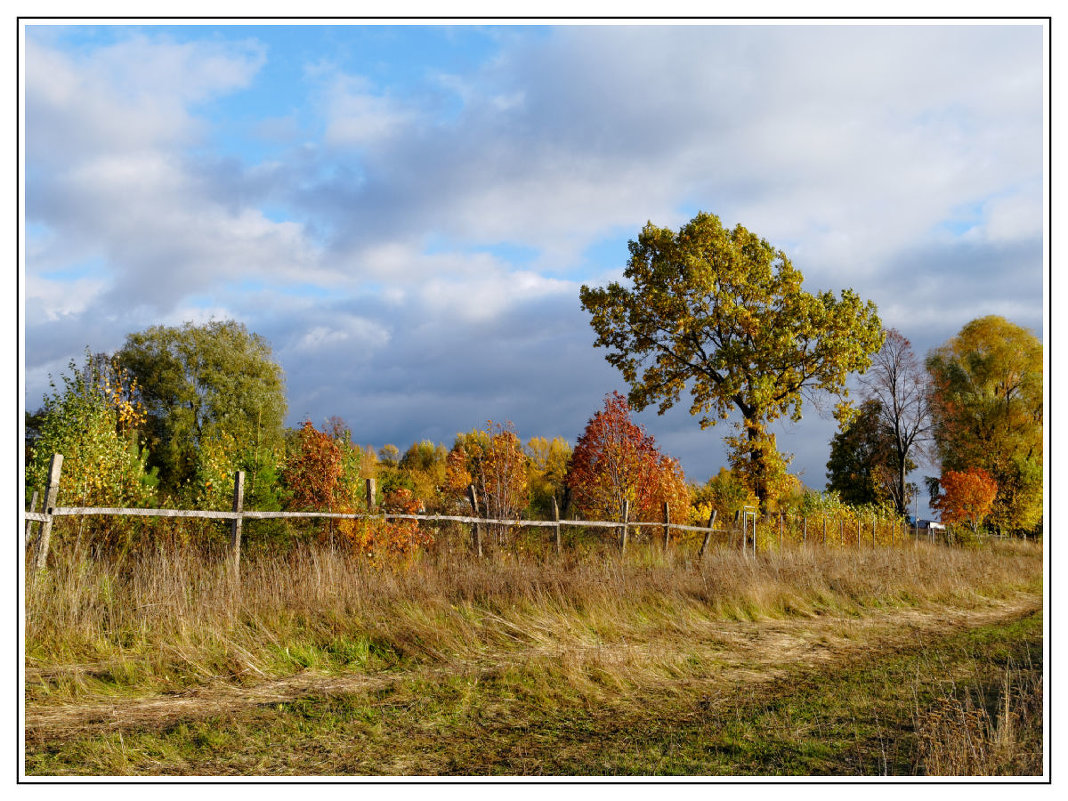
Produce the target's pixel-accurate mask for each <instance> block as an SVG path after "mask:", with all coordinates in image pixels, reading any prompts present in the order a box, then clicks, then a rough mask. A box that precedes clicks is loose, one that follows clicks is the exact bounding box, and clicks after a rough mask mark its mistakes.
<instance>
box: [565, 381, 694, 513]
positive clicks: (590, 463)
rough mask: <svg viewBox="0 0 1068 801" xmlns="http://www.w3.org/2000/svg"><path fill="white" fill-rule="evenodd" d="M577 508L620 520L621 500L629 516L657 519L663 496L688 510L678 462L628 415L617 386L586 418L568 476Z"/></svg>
mask: <svg viewBox="0 0 1068 801" xmlns="http://www.w3.org/2000/svg"><path fill="white" fill-rule="evenodd" d="M567 482H568V486H569V487H570V488H571V491H572V497H573V500H574V503H575V505H576V507H577V509H578V510H579V512H580V513H582V514H585V515H588V516H592V517H598V518H604V517H607V519H609V520H619V519H621V517H622V510H623V502H624V501H627V502H628V503H629V507H630V512H629V516H630V519H631V520H658V519H659V518H660V515H661V514H662V509H663V504H664V503H665V502H667V503H669V504H670V505H671V508H673V509H678V510H688V508H689V489H688V488H687V486H686V479H685V476H684V475H683V473H682V468H681V467H680V466H679V463H678V462H677V461H676V460H674V459H672V458H671V457H669V456H665V455H663V454H661V453H660V451H659V450H658V449H657V447H656V442H655V440H654V439H653V438H652V437H651V436H650V435H649V434H647V433H646V432H645V429H644V428H643V427H642V426H639V425H637V424H636V423H634V422H633V421H632V420H631V419H630V405H629V404H628V403H627V400H626V398H624V397H623V396H622V395H620V394H619V393H618V392H613V393H612V394H611V395H608V396H606V397H605V402H604V408H603V409H602V410H601V411H599V412H597V414H595V415H594V416H593V417H592V418H591V419H590V421H589V423H587V425H586V430H585V431H584V432H583V434H582V436H581V437H580V438H579V441H578V444H577V445H576V447H575V452H574V454H573V456H572V460H571V471H570V472H569V474H568V478H567Z"/></svg>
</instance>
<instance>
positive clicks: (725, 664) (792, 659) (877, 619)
mask: <svg viewBox="0 0 1068 801" xmlns="http://www.w3.org/2000/svg"><path fill="white" fill-rule="evenodd" d="M1041 608H1042V598H1041V597H1040V596H1036V595H1026V594H1021V595H1018V596H1016V597H1014V598H1012V599H1009V600H1006V601H1000V602H990V603H989V604H987V605H986V606H983V607H980V608H972V609H966V608H960V607H952V606H943V607H938V608H931V607H925V608H906V609H894V610H891V611H885V612H877V613H872V614H870V615H867V616H865V617H861V618H845V617H830V616H824V617H813V618H791V619H788V620H774V621H760V622H726V621H715V622H710V623H709V626H708V631H707V637H706V638H704V639H702V640H701V641H700V642H698V643H695V644H694V645H695V648H698V649H700V650H701V651H704V652H706V653H712V654H714V655H715V660H716V664H717V668H716V671H715V673H714V674H713V675H711V676H710V677H709V680H710V681H711V682H713V683H715V684H722V685H728V684H733V685H737V684H738V683H739V682H741V681H743V680H744V681H750V682H751V681H754V680H756V681H770V680H773V679H775V678H777V677H780V676H782V675H783V674H784V673H785V672H787V671H788V670H790V669H793V668H796V667H818V666H820V665H829V664H832V663H837V662H840V661H844V660H848V659H849V658H850V657H851V656H855V655H858V654H859V653H861V652H863V651H868V652H870V651H871V650H872V649H873V648H876V649H883V650H905V649H908V648H913V647H915V646H916V644H917V643H919V642H922V641H923V640H925V639H929V638H931V637H937V636H944V635H947V634H950V633H953V632H954V631H960V630H964V629H969V628H975V627H978V626H983V625H988V624H992V623H997V622H1000V621H1004V622H1009V621H1012V620H1016V619H1019V618H1021V617H1023V616H1025V615H1028V614H1031V613H1033V612H1034V611H1036V610H1039V609H1041ZM656 647H657V644H656V642H655V641H650V642H642V643H633V642H626V643H622V642H621V643H608V644H598V645H596V646H578V645H573V646H569V645H562V646H561V647H560V648H559V649H556V650H555V651H553V650H551V649H547V648H539V649H535V650H528V651H515V650H511V651H508V652H504V653H501V654H486V655H484V656H483V657H482V658H480V659H478V660H477V661H469V662H459V661H457V662H450V663H448V664H445V665H439V666H426V667H419V668H415V669H413V670H409V671H403V672H398V671H393V672H389V673H380V674H371V675H368V674H355V673H354V674H344V675H323V674H320V673H315V672H311V671H307V672H304V673H300V674H297V675H294V676H289V677H286V678H283V679H277V680H267V681H263V682H261V683H259V684H255V685H251V686H248V685H246V686H234V685H213V686H209V687H201V688H196V689H193V690H190V691H188V692H186V693H182V694H178V695H165V696H158V695H157V696H152V697H146V698H121V699H117V698H99V699H94V700H92V701H89V702H85V703H81V704H68V705H62V706H41V705H37V706H28V707H27V708H26V712H25V727H26V736H27V739H28V740H31V739H32V740H37V741H41V740H50V739H54V738H58V737H64V736H71V735H75V734H85V733H88V732H91V731H108V730H122V729H131V728H137V727H139V726H145V725H157V726H158V725H167V724H169V723H175V722H179V721H183V720H192V719H197V718H204V717H211V716H214V715H220V714H225V713H228V712H232V711H239V710H241V709H247V708H251V707H255V706H258V705H263V704H274V703H280V702H284V701H293V700H296V699H299V698H302V697H307V696H310V695H320V696H321V695H340V694H348V693H358V692H366V691H372V690H377V689H381V688H384V687H387V686H389V685H391V684H393V683H395V682H400V681H404V680H406V679H411V678H428V679H433V678H434V677H435V676H446V675H450V676H454V675H456V674H458V673H461V674H464V673H467V674H475V675H477V674H479V673H483V672H488V671H492V670H499V669H500V668H501V666H502V665H509V664H522V663H529V662H530V661H532V660H538V659H554V658H559V657H561V656H562V655H563V654H564V653H565V652H566V655H567V657H568V658H569V659H577V660H582V661H588V660H598V661H602V662H603V661H605V660H612V661H614V660H626V661H629V662H640V661H641V660H642V659H643V657H644V656H645V655H647V654H652V653H655V652H656Z"/></svg>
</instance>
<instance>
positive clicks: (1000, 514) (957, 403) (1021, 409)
mask: <svg viewBox="0 0 1068 801" xmlns="http://www.w3.org/2000/svg"><path fill="white" fill-rule="evenodd" d="M927 371H928V373H929V374H930V376H931V394H930V403H931V414H932V420H933V433H934V441H935V445H936V447H937V450H938V456H939V458H940V460H941V462H942V469H943V472H945V471H949V470H955V471H958V472H960V471H964V470H968V469H969V468H972V467H981V468H983V469H984V470H986V471H987V472H989V473H990V475H991V477H992V478H993V480H994V481H995V482H996V484H997V487H998V494H997V497H996V499H995V501H994V508H993V510H992V512H991V515H990V522H991V524H992V525H993V526H994V527H995V528H997V529H998V530H1000V531H1030V530H1033V529H1034V528H1036V527H1037V526H1039V525H1040V524H1041V520H1042V458H1043V457H1042V452H1043V442H1042V425H1043V399H1042V343H1040V342H1039V341H1038V339H1036V338H1035V336H1034V335H1033V334H1032V333H1031V332H1030V331H1028V330H1027V329H1025V328H1022V327H1020V326H1018V325H1015V324H1013V323H1011V322H1009V321H1008V320H1006V319H1004V318H1003V317H997V316H989V317H981V318H979V319H976V320H972V321H971V322H970V323H968V324H967V325H965V326H964V327H963V328H962V329H961V331H960V333H959V334H957V336H955V337H953V338H952V339H950V340H949V341H948V342H946V343H945V344H944V345H942V346H941V347H939V348H937V349H935V350H934V351H932V352H931V353H930V354H929V355H928V357H927Z"/></svg>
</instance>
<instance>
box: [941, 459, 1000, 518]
mask: <svg viewBox="0 0 1068 801" xmlns="http://www.w3.org/2000/svg"><path fill="white" fill-rule="evenodd" d="M939 485H940V487H941V489H942V494H941V495H939V496H938V498H936V499H935V501H934V503H932V504H931V505H932V506H933V507H935V508H936V509H938V510H940V511H941V512H942V522H943V523H965V524H967V525H968V527H969V528H970V529H971V530H972V531H973V532H978V530H979V526H981V525H982V524H983V521H984V520H985V519H986V518H987V515H989V514H990V512H991V510H992V509H993V508H994V498H995V497H997V494H998V485H997V482H996V481H994V479H993V477H991V475H990V474H989V473H988V472H986V470H983V469H982V468H981V467H972V468H969V469H968V470H963V471H960V472H958V471H956V470H946V471H945V472H944V473H943V474H942V478H941V480H940V481H939Z"/></svg>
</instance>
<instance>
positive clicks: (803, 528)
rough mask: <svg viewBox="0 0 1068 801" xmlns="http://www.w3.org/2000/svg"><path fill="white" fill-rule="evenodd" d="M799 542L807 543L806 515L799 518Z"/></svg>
mask: <svg viewBox="0 0 1068 801" xmlns="http://www.w3.org/2000/svg"><path fill="white" fill-rule="evenodd" d="M801 543H802V544H803V545H808V515H805V516H804V517H802V518H801Z"/></svg>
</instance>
